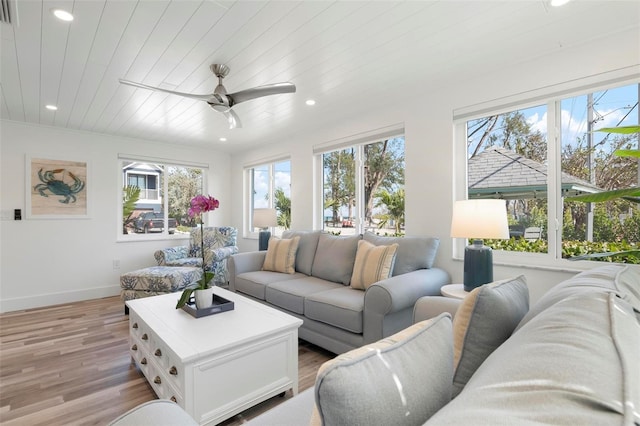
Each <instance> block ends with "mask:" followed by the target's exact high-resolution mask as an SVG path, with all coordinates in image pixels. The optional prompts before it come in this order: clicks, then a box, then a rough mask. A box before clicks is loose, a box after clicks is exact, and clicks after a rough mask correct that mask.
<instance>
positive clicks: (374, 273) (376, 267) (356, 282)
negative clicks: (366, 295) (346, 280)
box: [351, 240, 398, 290]
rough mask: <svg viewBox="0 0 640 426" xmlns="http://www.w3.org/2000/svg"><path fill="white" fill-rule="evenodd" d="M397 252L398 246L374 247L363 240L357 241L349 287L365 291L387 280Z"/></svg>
mask: <svg viewBox="0 0 640 426" xmlns="http://www.w3.org/2000/svg"><path fill="white" fill-rule="evenodd" d="M397 250H398V244H391V245H388V246H375V245H373V244H371V243H369V242H367V241H364V240H360V241H358V251H357V252H356V261H355V263H354V265H353V274H352V275H351V287H353V288H357V289H360V290H366V289H368V288H369V286H370V285H371V284H373V283H376V282H378V281H380V280H384V279H387V278H389V277H390V276H391V271H393V264H394V262H395V260H396V251H397Z"/></svg>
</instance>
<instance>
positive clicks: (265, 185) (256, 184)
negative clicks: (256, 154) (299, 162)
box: [245, 160, 291, 236]
mask: <svg viewBox="0 0 640 426" xmlns="http://www.w3.org/2000/svg"><path fill="white" fill-rule="evenodd" d="M246 175H247V182H248V185H249V188H248V194H249V202H248V203H247V211H246V214H245V218H246V219H247V220H246V222H245V223H246V226H245V229H248V230H249V232H248V235H247V236H249V235H254V234H255V235H257V233H258V232H259V231H260V229H259V228H254V227H253V210H254V209H259V208H274V209H276V219H277V226H275V227H273V229H272V232H274V235H276V236H281V235H282V233H283V232H284V231H285V230H287V229H289V228H291V161H290V160H282V161H277V162H273V163H269V164H261V165H257V166H255V167H251V168H248V169H246Z"/></svg>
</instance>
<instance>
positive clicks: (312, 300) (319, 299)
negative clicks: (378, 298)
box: [304, 285, 364, 334]
mask: <svg viewBox="0 0 640 426" xmlns="http://www.w3.org/2000/svg"><path fill="white" fill-rule="evenodd" d="M363 309H364V292H363V291H362V290H354V289H353V288H351V287H345V286H342V285H341V286H340V287H339V288H335V289H332V290H327V291H320V292H318V293H313V294H311V295H309V296H307V297H306V298H305V300H304V316H305V317H307V318H309V319H312V320H316V321H320V322H323V323H325V324H329V325H332V326H334V327H339V328H342V329H343V330H347V331H350V332H352V333H359V334H362V331H363V327H362V311H363Z"/></svg>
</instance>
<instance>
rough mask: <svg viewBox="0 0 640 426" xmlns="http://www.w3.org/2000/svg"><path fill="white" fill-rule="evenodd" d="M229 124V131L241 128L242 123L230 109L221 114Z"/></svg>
mask: <svg viewBox="0 0 640 426" xmlns="http://www.w3.org/2000/svg"><path fill="white" fill-rule="evenodd" d="M222 113H223V114H224V116H225V118H226V119H227V122H228V123H229V129H235V128H241V127H242V123H241V122H240V117H238V114H236V113H235V112H234V111H233V110H232V109H228V110H226V111H223V112H222Z"/></svg>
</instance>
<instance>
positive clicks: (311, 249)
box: [282, 231, 320, 275]
mask: <svg viewBox="0 0 640 426" xmlns="http://www.w3.org/2000/svg"><path fill="white" fill-rule="evenodd" d="M294 237H300V243H298V252H297V253H296V271H298V272H302V273H303V274H306V275H311V267H312V266H313V258H314V257H315V256H316V248H318V240H319V239H320V231H284V232H283V233H282V238H294Z"/></svg>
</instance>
